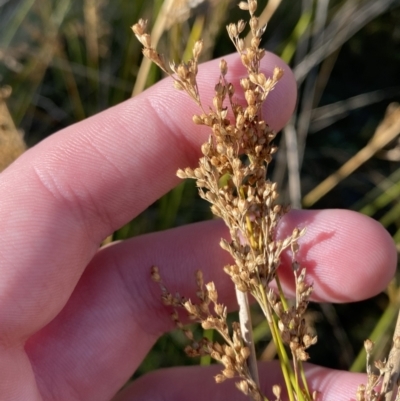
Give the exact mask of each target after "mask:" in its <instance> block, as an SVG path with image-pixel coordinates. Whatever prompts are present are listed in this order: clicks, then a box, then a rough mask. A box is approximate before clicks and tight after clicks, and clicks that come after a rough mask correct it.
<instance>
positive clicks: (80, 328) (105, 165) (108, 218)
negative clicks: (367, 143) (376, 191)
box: [0, 54, 396, 401]
mask: <svg viewBox="0 0 400 401" xmlns="http://www.w3.org/2000/svg"><path fill="white" fill-rule="evenodd" d="M226 59H227V61H228V65H229V68H230V72H229V74H228V75H229V76H228V79H230V80H232V81H234V82H235V80H238V79H239V78H240V76H241V75H243V74H244V72H243V69H242V67H241V64H240V61H239V60H238V58H237V56H229V57H227V58H226ZM277 64H278V65H281V66H283V65H282V62H281V61H280V60H279V59H277V58H276V57H275V56H273V55H271V54H268V55H267V56H266V57H265V59H264V62H263V71H264V72H265V74H266V75H267V76H268V75H269V74H268V72H271V71H272V69H273V67H274V66H275V65H277ZM283 68H284V70H285V75H284V77H283V78H282V80H281V81H280V82H279V84H278V85H277V87H276V89H275V90H274V91H273V92H272V94H271V95H270V96H269V97H268V99H267V101H266V104H265V110H264V112H265V116H266V118H265V119H266V121H268V122H269V123H270V125H271V126H272V127H273V128H275V129H280V128H281V127H282V126H283V125H284V124H285V123H286V121H287V120H288V119H289V117H290V114H291V112H292V111H293V108H294V103H295V82H294V79H293V76H292V75H291V72H290V71H289V69H288V67H287V66H283ZM218 74H219V69H218V62H216V61H213V62H210V63H208V64H207V65H203V66H202V67H201V68H200V73H199V76H198V82H199V85H200V93H201V95H202V98H203V99H204V101H205V104H206V103H207V102H206V99H211V97H212V93H213V87H214V81H215V77H216V76H218ZM235 78H236V79H235ZM196 112H198V110H197V108H196V106H195V105H194V104H192V103H191V102H190V100H188V99H187V96H186V95H185V94H184V93H180V92H177V91H176V90H174V89H173V87H172V85H171V82H170V80H164V81H162V82H161V83H159V84H158V85H155V86H154V87H153V88H150V89H149V90H147V91H146V92H145V93H143V94H142V95H139V96H137V97H136V98H134V99H131V100H129V101H127V102H125V103H123V104H121V105H119V106H116V107H113V108H111V109H109V110H107V111H105V112H103V113H101V114H98V115H96V116H94V117H92V118H89V119H87V120H86V121H83V122H81V123H78V124H75V125H73V126H71V127H69V128H67V129H65V130H63V131H61V132H59V133H57V134H55V135H53V136H52V137H50V138H48V139H46V140H45V141H43V142H42V143H40V144H39V145H37V146H36V147H34V148H32V149H30V150H29V151H27V152H26V153H25V154H24V155H23V156H22V157H20V158H19V159H18V160H17V161H16V162H15V163H14V164H12V165H11V166H10V167H9V168H8V169H7V170H5V171H4V172H3V173H2V174H1V175H0V194H1V197H0V215H1V220H0V221H1V227H0V230H1V235H0V241H1V246H0V344H1V345H0V395H1V396H0V399H1V400H5V401H10V400H18V401H19V400H21V401H39V400H41V401H44V400H46V401H50V400H57V401H75V400H76V401H77V400H85V401H90V400H94V401H101V400H107V401H109V400H110V399H112V397H113V396H114V395H115V394H116V393H117V391H118V389H119V388H121V386H122V385H123V384H124V383H125V382H126V380H127V379H128V378H129V377H130V376H131V374H132V373H133V372H134V370H135V369H136V368H137V367H138V365H139V364H140V362H141V361H142V359H143V358H144V356H145V355H146V354H147V352H148V351H149V350H150V348H151V346H152V345H153V344H154V342H155V341H156V339H157V338H158V337H159V336H160V335H161V334H162V333H163V332H165V331H167V330H170V329H172V328H173V324H172V322H171V320H170V318H169V316H168V314H167V313H166V311H165V308H164V307H163V305H162V304H161V302H160V294H159V289H158V287H157V286H156V285H154V283H152V282H151V280H150V277H149V276H150V266H151V265H153V264H156V265H159V266H160V268H161V269H162V273H163V278H164V281H165V282H166V284H167V285H168V286H169V288H171V289H174V290H177V291H180V292H182V293H185V295H187V296H193V295H194V293H195V284H194V280H193V272H194V270H196V269H198V268H201V269H202V270H203V272H204V276H205V278H206V280H207V279H209V280H213V281H214V282H215V283H216V286H217V288H218V292H219V294H220V298H221V301H223V302H224V303H226V304H228V305H230V306H232V307H233V305H234V304H235V300H234V299H235V297H234V293H233V291H232V289H231V285H230V282H229V280H228V279H227V277H226V275H225V273H223V271H222V266H223V265H224V263H225V262H227V260H228V255H227V254H226V253H225V252H224V251H222V250H221V249H220V248H219V245H218V243H219V239H220V237H221V236H224V235H225V229H224V227H223V225H222V224H221V222H219V221H210V222H205V223H201V224H196V225H191V226H186V227H180V228H177V229H174V230H170V231H168V232H160V233H153V234H149V235H144V236H141V237H136V238H133V239H130V240H127V241H124V242H118V243H115V244H112V245H110V246H107V247H105V248H103V249H100V250H99V244H100V243H101V242H102V240H103V239H104V238H106V237H107V236H108V235H110V234H111V233H112V232H113V231H115V230H116V229H118V228H119V227H121V226H122V225H123V224H125V223H127V222H128V221H130V220H131V219H132V218H133V217H134V216H136V215H138V214H139V213H140V212H141V211H143V210H144V209H145V208H146V207H147V206H148V205H150V204H151V203H153V202H154V201H155V200H156V199H158V198H159V197H160V196H161V195H163V194H164V193H165V192H167V191H168V190H169V189H171V188H172V187H173V186H175V185H176V184H177V182H178V179H177V178H176V177H175V172H176V170H177V169H178V168H179V167H185V166H187V165H192V166H194V165H195V164H196V161H197V159H198V157H199V155H200V145H201V143H203V142H204V141H205V139H206V138H207V136H208V135H209V133H208V132H207V130H206V129H205V128H204V127H199V126H194V125H193V124H192V121H191V116H192V114H194V113H196ZM294 226H301V227H303V226H307V233H306V235H305V236H304V237H303V238H302V239H301V240H300V250H299V253H298V261H299V262H300V264H301V265H303V266H305V267H307V272H308V277H309V279H310V280H312V281H313V283H314V299H316V300H320V301H326V302H350V301H356V300H360V299H363V298H367V297H370V296H372V295H374V294H376V293H378V292H379V291H381V290H382V289H383V288H384V287H385V286H386V284H387V283H388V281H389V280H390V279H391V277H392V276H393V273H394V269H395V262H396V251H395V248H394V246H393V242H392V240H391V238H390V236H389V235H388V234H387V233H386V231H385V230H384V229H383V228H382V227H381V226H380V225H379V224H378V223H376V222H375V221H373V220H371V219H369V218H367V217H364V216H362V215H359V214H357V213H353V212H349V211H344V210H324V211H293V212H290V213H289V214H288V215H286V216H285V217H284V219H283V221H282V222H281V225H280V229H279V233H278V235H280V236H284V235H285V234H288V233H290V232H291V230H292V228H293V227H294ZM284 262H285V261H284ZM286 262H289V261H288V260H287V261H286ZM285 264H286V266H285ZM289 266H290V263H284V266H282V269H283V272H282V276H283V280H282V281H283V283H284V284H285V285H286V290H287V292H288V293H289V294H290V292H291V291H292V288H290V280H289V277H291V276H289V275H290V269H289ZM285 269H286V270H285ZM286 276H287V280H285V277H286ZM307 371H308V374H309V375H310V381H309V384H310V385H311V387H312V389H316V390H319V391H321V392H322V398H321V400H328V399H329V400H332V399H335V400H342V399H343V400H348V399H349V398H352V397H353V396H354V394H355V389H356V387H357V385H358V384H360V383H362V382H364V381H365V378H364V377H363V376H361V375H355V374H350V373H345V372H338V371H332V370H328V369H324V368H319V367H310V368H308V369H307ZM278 372H279V369H278V368H277V367H276V366H275V365H274V364H273V363H271V364H263V365H262V368H261V380H262V385H263V388H264V389H265V391H266V393H269V392H270V389H271V386H272V385H273V384H275V383H276V382H278V381H279V377H278V376H279V373H278ZM215 373H216V370H215V367H210V368H197V367H196V368H193V367H192V368H183V367H182V368H176V369H169V370H164V371H158V372H154V373H152V374H149V375H147V376H144V377H142V378H140V379H139V380H137V381H136V382H134V383H133V384H132V385H131V386H129V387H127V388H126V389H125V390H124V391H122V392H121V393H119V394H118V395H117V396H116V397H115V398H114V401H128V400H141V401H145V400H153V399H168V400H174V401H178V400H187V399H188V398H190V399H191V400H192V401H197V400H199V401H200V400H204V399H210V400H213V399H215V400H219V399H222V397H224V399H244V396H243V395H241V394H240V393H239V392H238V391H237V390H236V389H235V388H234V386H232V383H230V384H229V382H228V383H223V384H220V385H216V384H215V383H214V381H213V379H212V375H214V374H215ZM241 397H242V398H241Z"/></svg>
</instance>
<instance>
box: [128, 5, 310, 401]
mask: <svg viewBox="0 0 400 401" xmlns="http://www.w3.org/2000/svg"><path fill="white" fill-rule="evenodd" d="M239 7H240V8H241V9H242V10H246V11H248V12H249V14H250V19H249V26H250V31H251V41H250V44H249V45H246V44H245V41H244V39H243V38H241V34H242V32H243V31H244V29H245V27H246V23H245V22H244V21H242V20H241V21H239V22H238V23H237V24H230V25H229V26H228V27H227V30H228V34H229V37H230V39H231V40H232V42H233V44H234V46H235V48H236V50H237V52H238V53H239V55H240V58H241V61H242V63H243V65H244V67H245V68H246V70H247V76H246V77H245V78H243V79H241V81H240V88H234V86H233V85H232V84H231V83H230V82H228V81H227V78H226V76H227V71H228V65H227V63H226V61H225V60H221V62H220V66H219V68H220V76H219V79H218V82H217V83H216V85H215V95H214V97H213V99H212V107H209V106H208V105H207V106H204V105H203V102H202V100H201V99H200V96H199V91H198V86H197V81H196V77H197V73H198V60H199V55H200V53H201V51H202V47H203V44H202V42H201V41H198V42H196V43H195V45H194V48H193V57H192V59H191V60H189V61H188V62H182V63H180V64H178V65H177V64H175V63H169V65H167V63H166V62H165V60H164V59H163V57H162V56H161V55H160V54H158V53H157V51H156V50H155V49H154V48H153V47H152V44H151V37H150V35H149V34H147V33H146V21H144V20H140V21H139V22H138V23H137V24H135V25H134V26H133V27H132V29H133V32H134V33H135V35H136V37H137V38H138V40H139V41H140V42H141V43H142V45H143V47H144V48H143V53H144V56H145V57H147V58H148V59H150V60H152V61H153V62H154V63H155V64H157V65H158V66H159V67H160V68H161V69H162V70H163V71H164V72H165V73H166V74H168V75H169V76H170V77H171V78H172V79H173V82H174V85H175V87H176V88H177V89H179V90H183V91H185V92H187V94H188V95H189V96H190V97H191V98H192V99H193V100H194V101H195V102H196V103H197V105H198V106H199V108H200V113H199V114H197V115H194V116H193V122H194V123H195V124H199V125H205V126H207V127H209V129H210V136H209V138H208V140H207V142H206V143H204V144H203V145H202V147H201V151H202V154H203V156H202V157H201V158H200V160H199V165H198V167H197V168H195V169H192V168H189V167H187V168H185V169H180V170H179V171H178V172H177V175H178V176H179V177H180V178H182V179H187V178H190V179H194V180H196V184H197V187H198V189H199V194H200V196H201V197H202V198H203V199H205V200H207V201H208V202H209V203H211V210H212V212H213V214H214V215H215V216H218V217H220V218H222V219H223V220H224V222H225V224H226V225H227V227H228V228H229V232H230V237H231V239H230V241H226V240H224V239H222V240H221V243H220V245H221V247H222V248H223V249H224V250H226V251H227V252H228V253H229V254H230V255H231V256H232V258H233V262H232V264H230V265H226V266H223V267H222V266H221V268H223V269H224V271H225V272H226V274H227V275H228V276H229V277H230V279H231V280H232V282H233V284H234V286H235V290H236V294H237V299H238V304H239V309H240V310H239V320H240V322H239V323H233V325H232V326H231V327H229V326H228V323H227V308H226V307H225V306H224V305H222V304H221V303H219V302H218V292H217V289H216V288H215V285H214V283H213V282H210V283H208V284H205V283H204V281H203V275H202V273H201V272H200V271H198V272H196V282H197V286H198V291H197V297H198V301H197V302H194V301H192V300H189V299H186V298H184V297H181V296H180V295H179V294H177V295H172V293H171V292H169V291H168V290H167V288H166V287H165V286H164V284H163V282H162V279H161V276H160V272H159V269H158V268H157V267H153V268H152V278H153V280H154V281H156V282H158V283H159V284H160V287H161V289H162V299H163V302H164V304H165V305H169V306H171V307H172V308H173V309H174V313H173V315H172V316H173V319H174V321H175V322H176V324H177V326H178V327H180V328H182V329H183V331H184V333H185V335H186V336H187V338H188V339H189V340H190V341H191V345H190V346H188V347H187V348H186V352H187V354H188V355H190V356H204V355H210V356H211V357H212V358H213V359H215V360H216V361H218V362H220V363H221V364H222V365H223V370H222V372H221V373H220V374H218V375H217V376H216V377H215V380H216V381H217V382H218V383H220V382H223V381H225V380H227V379H232V378H235V379H236V385H237V387H238V388H239V390H241V391H242V392H243V393H245V394H246V395H248V396H249V397H251V398H252V399H254V400H257V401H259V400H268V398H267V397H266V396H265V395H264V394H263V393H262V391H261V389H260V384H259V379H258V372H257V364H256V357H255V351H254V341H253V338H252V323H251V319H250V312H249V302H248V295H249V294H251V295H252V296H253V297H254V298H255V299H256V300H257V302H258V304H259V305H260V307H261V310H262V312H263V314H264V315H265V319H266V320H267V322H268V325H269V327H270V331H271V333H272V338H273V341H274V343H275V345H276V349H277V353H278V356H279V361H280V366H281V369H282V373H283V377H284V382H285V386H286V392H287V394H288V397H289V400H291V401H295V400H296V401H310V400H313V399H315V398H316V395H317V392H316V391H312V389H310V388H309V387H308V385H307V382H306V379H305V375H304V370H303V366H302V363H303V362H304V361H306V360H307V359H308V358H309V356H308V354H307V348H308V347H310V346H311V345H312V344H315V343H316V341H317V338H316V336H314V335H312V334H311V331H310V330H309V328H308V327H307V324H306V320H305V319H304V314H305V312H306V309H307V305H308V302H309V298H310V295H311V292H312V285H311V284H309V283H308V282H307V279H306V269H305V268H303V267H301V266H300V265H299V263H298V262H297V261H296V254H297V251H298V247H299V245H298V240H299V238H300V237H301V236H302V235H303V234H304V232H305V228H302V229H300V228H295V229H294V230H293V232H292V233H291V235H290V236H288V237H286V238H284V239H282V240H277V239H276V235H275V234H276V228H277V224H278V222H279V220H280V219H281V218H282V216H284V215H285V214H286V213H287V212H288V211H289V208H288V207H286V206H283V205H281V204H279V203H278V188H277V184H276V183H274V182H271V181H270V180H269V179H268V178H267V170H268V166H269V164H270V163H271V161H272V157H273V154H274V153H275V152H276V151H277V150H278V149H277V147H276V146H275V145H274V143H273V140H274V138H275V136H276V133H275V132H274V131H273V130H271V128H270V127H269V126H268V122H267V121H265V120H264V119H263V116H262V104H263V102H264V101H265V100H266V98H267V96H268V95H269V93H270V92H271V91H272V90H273V89H274V87H275V85H277V84H278V81H279V79H280V78H281V77H282V75H283V71H282V70H281V69H280V68H278V67H276V68H275V69H274V71H273V74H272V76H271V77H267V76H265V75H264V74H263V73H262V72H261V71H260V62H261V59H262V58H263V57H264V55H265V50H264V49H262V48H260V42H261V37H262V35H263V33H264V31H265V28H266V27H265V26H259V21H258V18H257V17H256V15H255V12H256V9H257V1H256V0H248V1H246V2H244V1H243V2H241V3H240V4H239ZM236 90H242V91H243V92H244V97H245V99H246V103H245V105H242V104H239V103H237V102H236V101H235V91H236ZM285 250H290V251H291V254H292V271H293V279H294V282H295V288H296V297H295V300H294V301H293V302H289V301H288V300H287V299H286V297H285V295H284V293H283V291H282V287H281V284H280V281H279V276H278V270H279V266H280V264H281V255H282V252H283V251H285ZM272 285H273V287H274V288H275V290H274V289H272ZM276 288H277V290H276ZM177 308H183V309H185V310H186V312H187V313H188V315H189V317H190V318H191V319H192V320H194V321H198V322H200V323H201V325H202V327H203V328H204V329H214V330H216V331H218V332H219V334H220V335H221V336H222V338H223V340H224V343H223V344H220V343H218V342H215V341H211V340H209V339H206V338H203V339H200V340H197V339H195V338H194V335H193V333H192V332H191V331H190V330H188V329H186V328H184V326H183V325H182V323H181V321H180V319H179V316H178V313H177ZM273 394H274V396H275V399H276V400H281V388H280V386H279V385H275V386H274V387H273Z"/></svg>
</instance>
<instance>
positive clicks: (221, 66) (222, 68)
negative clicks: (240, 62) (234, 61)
mask: <svg viewBox="0 0 400 401" xmlns="http://www.w3.org/2000/svg"><path fill="white" fill-rule="evenodd" d="M219 70H220V71H221V74H222V75H223V76H225V75H226V73H227V72H228V63H227V62H226V61H225V60H224V59H222V60H221V61H220V62H219Z"/></svg>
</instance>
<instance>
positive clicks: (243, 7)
mask: <svg viewBox="0 0 400 401" xmlns="http://www.w3.org/2000/svg"><path fill="white" fill-rule="evenodd" d="M238 6H239V8H240V9H241V10H243V11H248V9H249V4H248V3H247V1H241V2H240V3H239V4H238Z"/></svg>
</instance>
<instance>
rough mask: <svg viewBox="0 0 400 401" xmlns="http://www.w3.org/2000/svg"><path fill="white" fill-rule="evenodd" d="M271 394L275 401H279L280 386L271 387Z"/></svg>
mask: <svg viewBox="0 0 400 401" xmlns="http://www.w3.org/2000/svg"><path fill="white" fill-rule="evenodd" d="M272 393H273V394H274V396H275V397H276V399H277V400H280V399H281V393H282V389H281V386H279V385H278V384H274V385H273V386H272Z"/></svg>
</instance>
